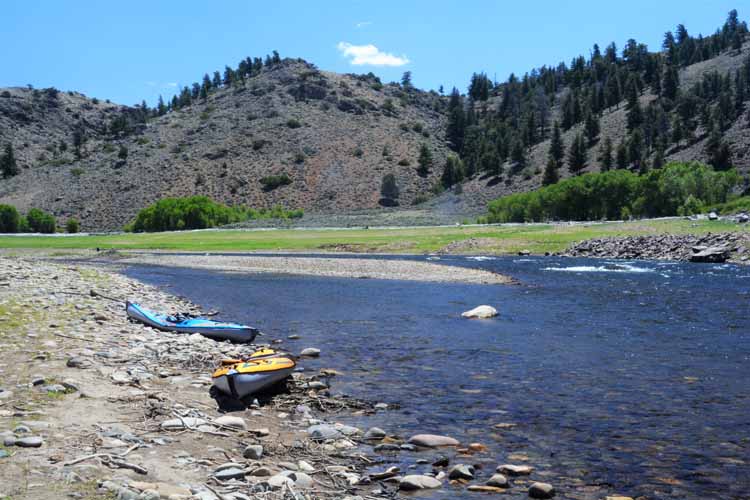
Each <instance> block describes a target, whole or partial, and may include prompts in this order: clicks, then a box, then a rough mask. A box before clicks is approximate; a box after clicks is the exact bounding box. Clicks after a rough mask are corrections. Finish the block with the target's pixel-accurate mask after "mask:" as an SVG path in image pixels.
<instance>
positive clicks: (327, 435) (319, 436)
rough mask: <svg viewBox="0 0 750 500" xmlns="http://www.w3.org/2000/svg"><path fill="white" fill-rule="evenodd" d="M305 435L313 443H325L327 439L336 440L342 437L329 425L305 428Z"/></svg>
mask: <svg viewBox="0 0 750 500" xmlns="http://www.w3.org/2000/svg"><path fill="white" fill-rule="evenodd" d="M307 433H308V434H309V435H310V438H311V439H312V440H314V441H325V440H327V439H338V438H340V437H341V436H342V433H341V432H339V430H338V429H336V427H334V426H333V425H329V424H318V425H312V426H310V427H308V428H307Z"/></svg>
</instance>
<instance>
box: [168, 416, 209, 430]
mask: <svg viewBox="0 0 750 500" xmlns="http://www.w3.org/2000/svg"><path fill="white" fill-rule="evenodd" d="M207 423H208V422H206V421H205V420H204V419H202V418H195V417H183V418H173V419H170V420H165V421H164V422H162V423H161V428H162V429H164V430H181V429H185V428H186V427H198V426H200V425H206V424H207Z"/></svg>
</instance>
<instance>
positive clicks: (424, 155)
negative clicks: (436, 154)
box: [417, 143, 432, 177]
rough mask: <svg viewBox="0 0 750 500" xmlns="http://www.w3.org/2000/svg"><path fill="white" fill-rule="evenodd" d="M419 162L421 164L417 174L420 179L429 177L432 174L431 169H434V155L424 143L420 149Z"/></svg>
mask: <svg viewBox="0 0 750 500" xmlns="http://www.w3.org/2000/svg"><path fill="white" fill-rule="evenodd" d="M417 162H418V164H419V167H417V174H418V175H419V176H420V177H427V175H428V174H429V173H430V168H432V153H431V152H430V148H428V147H427V144H424V143H423V144H422V146H421V147H420V148H419V159H418V160H417Z"/></svg>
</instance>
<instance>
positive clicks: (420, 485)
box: [398, 474, 442, 491]
mask: <svg viewBox="0 0 750 500" xmlns="http://www.w3.org/2000/svg"><path fill="white" fill-rule="evenodd" d="M441 484H442V483H441V482H440V481H438V480H437V479H435V478H434V477H431V476H422V475H419V474H413V475H409V476H404V478H403V479H401V482H400V483H399V484H398V487H399V489H401V490H406V491H413V490H423V489H428V488H429V489H433V488H440V486H441Z"/></svg>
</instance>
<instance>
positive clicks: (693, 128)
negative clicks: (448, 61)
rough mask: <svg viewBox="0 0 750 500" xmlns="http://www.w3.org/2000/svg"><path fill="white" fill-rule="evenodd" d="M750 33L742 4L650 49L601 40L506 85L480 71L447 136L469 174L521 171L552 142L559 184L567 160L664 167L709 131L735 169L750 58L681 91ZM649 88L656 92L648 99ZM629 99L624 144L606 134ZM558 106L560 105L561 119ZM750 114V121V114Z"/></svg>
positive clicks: (712, 148)
mask: <svg viewBox="0 0 750 500" xmlns="http://www.w3.org/2000/svg"><path fill="white" fill-rule="evenodd" d="M747 32H748V28H747V24H746V23H745V22H744V21H742V22H741V21H740V20H739V18H738V14H737V11H736V10H732V11H731V12H730V13H729V14H728V16H727V20H726V22H725V23H724V25H723V26H722V27H721V28H720V29H718V30H717V31H716V32H715V33H714V34H713V35H710V36H706V37H704V36H701V35H698V36H692V35H690V34H689V33H688V30H687V28H686V27H685V26H684V25H682V24H680V25H678V26H677V28H676V30H675V32H674V33H673V32H671V31H669V32H667V33H665V35H664V41H663V44H662V47H661V51H659V52H649V50H648V47H647V46H646V45H645V44H643V43H639V42H637V41H636V40H634V39H630V40H628V41H627V43H626V44H625V46H624V48H623V49H622V50H621V51H620V50H618V47H617V46H616V44H615V43H614V42H612V43H610V44H609V45H608V46H607V47H606V48H605V49H604V50H603V51H602V50H601V49H600V47H599V46H598V45H596V44H595V45H594V46H593V48H592V50H591V54H590V57H589V58H585V57H584V56H578V57H576V58H574V59H573V60H572V61H571V62H570V64H566V63H564V62H561V63H559V64H558V65H557V66H542V67H541V68H536V69H534V70H532V71H531V72H529V73H526V74H525V75H523V76H522V77H521V78H519V77H517V76H516V75H514V74H511V75H510V76H509V77H508V79H507V81H505V82H503V83H495V82H493V81H491V80H490V79H489V78H488V77H487V75H486V74H485V73H475V74H473V75H472V77H471V79H470V82H469V86H468V93H467V94H466V96H463V95H461V93H460V92H459V91H458V89H456V88H454V89H453V91H452V92H451V94H450V97H449V100H448V107H447V114H448V126H447V131H446V136H447V140H448V142H449V144H450V146H451V148H452V149H453V150H454V152H456V153H457V154H458V155H459V156H460V158H461V159H462V161H463V164H464V175H465V176H472V175H474V174H477V173H489V174H492V175H496V176H502V175H503V174H505V173H508V174H510V175H514V174H516V173H518V172H520V171H521V170H522V169H523V168H524V167H526V166H527V163H528V153H529V150H530V148H531V147H532V146H534V145H535V144H538V143H540V142H542V141H545V140H548V139H551V145H550V150H549V154H548V162H547V166H546V168H545V174H544V179H545V184H551V183H554V182H557V180H558V179H559V177H560V174H559V170H560V168H561V167H562V166H563V165H564V164H565V163H567V165H568V168H569V170H570V172H572V173H574V174H577V173H580V172H581V171H582V170H583V169H584V168H585V167H586V166H588V165H590V164H592V163H594V162H596V163H598V164H599V166H600V168H601V169H602V170H608V169H610V168H630V169H633V170H637V171H641V172H645V171H648V170H649V169H652V168H660V167H661V166H662V165H663V163H664V157H665V155H666V154H667V153H668V151H669V150H670V148H672V149H676V148H681V147H686V146H687V145H690V144H692V143H694V142H696V141H697V140H700V139H702V138H704V137H706V136H707V137H708V138H709V140H708V141H707V148H706V149H707V151H706V153H707V155H708V157H709V163H710V164H711V165H712V166H714V167H715V168H717V169H728V168H729V166H730V164H731V151H730V149H729V147H728V146H727V144H726V143H725V142H724V141H723V139H722V133H723V132H724V131H725V130H726V128H728V127H729V126H730V125H731V124H732V123H733V122H734V120H736V119H737V118H738V117H740V115H741V114H742V113H743V112H745V103H746V101H747V99H748V97H750V56H748V57H747V58H746V59H745V61H744V63H743V65H742V67H741V68H740V69H738V70H736V71H734V72H727V73H725V74H720V73H718V72H713V73H710V74H706V75H704V77H703V79H702V81H700V82H697V83H695V84H694V85H693V86H692V87H691V88H690V89H681V87H680V79H679V70H680V69H681V68H683V67H685V66H687V65H690V64H694V63H697V62H701V61H705V60H707V59H711V58H713V57H715V56H717V55H718V54H720V53H722V52H724V51H727V50H732V51H738V50H739V49H740V48H741V47H742V43H743V41H744V40H745V38H746V36H747ZM647 92H649V93H650V94H651V95H652V96H653V98H652V99H650V100H649V102H648V103H647V104H645V105H644V101H645V99H644V95H646V93H647ZM623 101H624V102H625V108H626V113H627V136H626V138H625V139H624V140H623V141H621V142H619V143H618V144H614V143H613V141H612V139H611V138H609V137H603V138H602V137H601V126H600V119H601V116H602V114H603V113H604V112H605V111H606V110H608V109H611V108H615V109H616V108H618V107H620V106H621V105H622V102H623ZM553 107H557V108H558V109H559V112H558V114H557V119H553ZM747 120H748V123H750V111H748V114H747ZM574 127H578V132H577V133H576V134H575V136H574V138H573V140H572V141H571V143H570V144H568V145H565V144H563V142H562V139H561V132H564V131H567V130H570V129H572V128H574ZM600 140H603V141H604V142H603V143H602V148H601V150H602V154H601V155H600V156H599V157H598V158H589V157H588V150H589V149H590V148H591V147H592V146H594V145H595V144H597V143H598V142H599V141H600ZM506 163H507V164H509V165H510V171H509V172H505V165H506ZM448 177H450V178H451V180H453V179H454V177H453V176H452V175H449V176H448ZM460 180H461V179H460V178H459V179H456V180H455V182H458V181H460Z"/></svg>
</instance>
